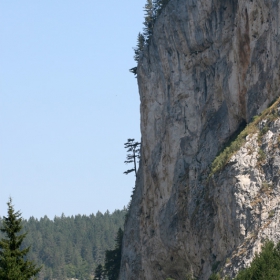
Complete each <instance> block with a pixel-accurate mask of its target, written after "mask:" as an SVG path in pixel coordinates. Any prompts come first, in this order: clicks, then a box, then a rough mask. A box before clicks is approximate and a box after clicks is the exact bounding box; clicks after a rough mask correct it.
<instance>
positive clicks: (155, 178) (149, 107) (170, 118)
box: [120, 0, 280, 280]
mask: <svg viewBox="0 0 280 280" xmlns="http://www.w3.org/2000/svg"><path fill="white" fill-rule="evenodd" d="M279 5H280V4H279V1H276V0H250V1H248V0H223V1H221V0H170V1H169V3H168V5H167V7H166V8H165V9H164V10H163V12H162V13H161V15H160V17H159V18H158V19H157V21H156V24H155V27H154V35H153V37H152V39H151V42H150V44H149V46H148V47H146V49H145V50H144V51H143V55H142V57H141V58H140V60H139V64H138V68H137V73H138V85H139V93H140V100H141V133H142V151H141V163H140V168H139V171H138V176H137V181H136V189H135V192H134V195H133V199H132V204H131V208H130V213H129V216H128V220H127V222H126V225H125V232H124V241H123V254H122V265H121V273H120V279H121V280H123V279H126V280H129V279H131V280H137V279H143V280H144V279H146V280H156V279H159V280H165V279H166V278H167V277H172V278H174V279H176V280H179V279H182V280H183V279H186V276H187V275H192V276H194V277H196V278H198V279H203V280H204V279H208V277H209V275H210V274H211V271H212V270H221V269H222V270H224V271H225V272H226V273H228V274H229V275H234V273H235V272H236V271H237V270H238V269H240V268H241V267H243V266H244V265H246V264H247V263H248V262H250V260H251V258H252V256H253V253H254V251H255V250H257V249H258V248H259V246H260V244H261V242H262V241H263V237H266V236H268V237H270V238H272V239H273V240H279V238H280V235H279V234H280V229H279V227H278V222H277V213H278V202H277V199H278V197H279V196H277V195H278V193H279V190H280V189H278V188H279V176H278V170H279V169H278V165H279V164H280V157H279V151H278V150H277V151H278V152H277V151H276V150H273V149H274V147H275V145H276V144H275V143H276V139H278V138H277V137H278V134H277V133H278V132H277V130H278V129H279V121H278V122H277V121H276V122H275V123H274V122H273V123H271V130H270V128H269V132H267V134H266V136H265V138H264V140H262V141H263V143H262V144H259V143H257V142H256V141H257V140H256V138H257V137H258V136H257V135H255V136H254V135H252V136H248V143H247V144H245V146H243V147H242V148H241V149H240V150H239V151H238V152H237V153H236V154H235V155H234V157H233V158H232V159H231V160H230V162H229V163H228V165H227V166H226V167H225V169H223V170H222V171H220V172H219V173H216V174H214V175H213V176H212V177H211V178H210V179H209V174H210V169H211V164H212V162H213V160H214V159H215V157H216V156H217V154H218V153H219V152H220V151H221V150H222V148H223V146H224V145H225V143H228V141H230V139H231V137H232V135H234V133H236V132H237V131H238V130H239V129H240V128H242V127H244V126H245V124H246V123H248V122H249V121H250V120H251V119H252V117H253V116H254V115H256V114H258V113H260V112H262V111H263V110H264V109H265V108H267V107H268V105H269V104H270V103H271V101H273V100H275V98H276V97H277V96H279V95H280V91H279V89H278V85H279V84H280V76H279V75H280V72H279V70H280V69H279V66H280V64H279V62H280V52H279V50H280V44H279V43H280V34H279V31H280V30H279V28H280V6H279ZM259 125H261V124H259ZM272 134H273V135H272ZM277 141H278V140H277ZM257 145H264V147H263V148H264V150H265V151H266V153H267V159H266V161H264V162H263V163H262V164H263V165H262V164H260V163H258V160H257V154H256V153H257V152H256V149H257ZM248 147H251V148H248ZM248 149H249V150H250V149H251V150H252V151H251V150H250V151H251V152H249V150H248ZM257 165H258V168H257ZM259 166H261V167H259ZM263 184H264V185H263ZM266 184H267V185H266ZM264 186H267V189H268V191H263V192H261V190H263V188H264ZM271 211H272V212H271Z"/></svg>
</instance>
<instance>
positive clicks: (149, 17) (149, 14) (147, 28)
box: [143, 0, 155, 43]
mask: <svg viewBox="0 0 280 280" xmlns="http://www.w3.org/2000/svg"><path fill="white" fill-rule="evenodd" d="M144 12H145V21H144V23H143V24H144V29H143V31H144V32H143V35H144V37H145V41H146V42H147V43H149V42H150V39H151V36H152V34H153V28H154V23H155V13H154V5H153V0H147V3H146V5H145V6H144Z"/></svg>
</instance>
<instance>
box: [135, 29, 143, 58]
mask: <svg viewBox="0 0 280 280" xmlns="http://www.w3.org/2000/svg"><path fill="white" fill-rule="evenodd" d="M144 45H145V38H144V36H143V34H142V33H140V32H139V33H138V36H137V46H136V48H134V53H135V55H134V60H135V61H136V62H138V61H139V58H140V55H141V52H142V51H143V49H144Z"/></svg>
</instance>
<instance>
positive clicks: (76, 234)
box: [0, 209, 126, 280]
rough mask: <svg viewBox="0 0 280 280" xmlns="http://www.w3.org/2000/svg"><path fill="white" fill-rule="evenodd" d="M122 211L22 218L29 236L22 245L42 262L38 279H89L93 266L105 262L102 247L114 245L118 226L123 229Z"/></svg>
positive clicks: (36, 259) (107, 247)
mask: <svg viewBox="0 0 280 280" xmlns="http://www.w3.org/2000/svg"><path fill="white" fill-rule="evenodd" d="M125 214H126V209H123V210H116V211H114V212H113V213H111V214H110V213H109V212H108V211H107V212H106V213H104V214H102V213H100V212H97V214H96V215H94V214H92V215H90V216H85V215H82V216H81V215H76V216H71V217H65V216H64V215H62V216H61V217H55V218H54V220H50V219H49V218H48V217H47V216H45V217H44V218H41V219H40V220H38V219H35V218H33V217H31V218H30V219H29V220H24V221H23V224H24V231H28V235H27V237H26V238H25V240H24V244H23V246H24V247H26V246H29V245H31V246H32V247H31V250H30V253H29V258H30V259H34V260H35V261H36V263H38V264H40V265H43V269H42V271H41V273H40V275H39V279H40V280H52V279H58V280H62V279H67V278H76V279H79V280H87V279H92V273H93V271H94V269H95V267H96V266H97V265H98V264H99V263H103V261H104V256H105V250H108V249H112V248H113V247H114V245H115V241H114V240H115V237H116V233H117V231H118V229H119V228H122V229H123V224H124V218H125ZM1 222H2V221H1V219H0V223H1ZM1 234H2V233H1ZM1 237H3V235H1Z"/></svg>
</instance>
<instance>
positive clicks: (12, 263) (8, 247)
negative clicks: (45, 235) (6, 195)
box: [0, 198, 41, 280]
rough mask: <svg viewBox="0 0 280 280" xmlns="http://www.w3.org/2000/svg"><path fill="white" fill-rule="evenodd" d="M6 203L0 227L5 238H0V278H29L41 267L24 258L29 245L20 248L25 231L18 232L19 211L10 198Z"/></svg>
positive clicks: (6, 279)
mask: <svg viewBox="0 0 280 280" xmlns="http://www.w3.org/2000/svg"><path fill="white" fill-rule="evenodd" d="M7 205H8V216H7V217H3V227H2V228H1V231H2V232H3V233H4V234H5V235H6V238H2V239H1V240H0V280H29V279H30V278H32V277H33V276H35V275H36V274H37V273H39V271H40V270H41V268H39V267H37V266H36V265H35V264H34V263H33V262H32V261H28V260H26V255H27V253H28V252H29V250H30V247H27V248H25V249H21V248H20V247H21V244H22V242H23V240H24V238H25V237H26V235H27V233H24V234H20V231H21V229H22V218H21V213H20V212H19V211H17V212H15V210H14V208H13V205H12V199H11V198H10V200H9V202H8V203H7Z"/></svg>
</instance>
